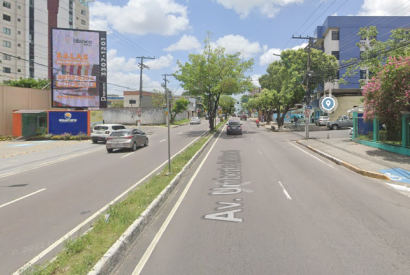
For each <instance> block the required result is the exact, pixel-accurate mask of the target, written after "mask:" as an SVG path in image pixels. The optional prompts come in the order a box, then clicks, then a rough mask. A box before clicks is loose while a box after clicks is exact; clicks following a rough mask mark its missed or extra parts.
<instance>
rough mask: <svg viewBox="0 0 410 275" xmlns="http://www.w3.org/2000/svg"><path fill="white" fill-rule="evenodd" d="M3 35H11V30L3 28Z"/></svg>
mask: <svg viewBox="0 0 410 275" xmlns="http://www.w3.org/2000/svg"><path fill="white" fill-rule="evenodd" d="M3 33H5V34H11V30H10V29H9V28H5V27H3Z"/></svg>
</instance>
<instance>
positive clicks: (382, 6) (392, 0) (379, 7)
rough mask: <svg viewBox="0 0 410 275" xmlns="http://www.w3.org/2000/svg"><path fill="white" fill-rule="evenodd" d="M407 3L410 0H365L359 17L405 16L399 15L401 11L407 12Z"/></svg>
mask: <svg viewBox="0 0 410 275" xmlns="http://www.w3.org/2000/svg"><path fill="white" fill-rule="evenodd" d="M407 2H408V0H389V1H386V0H364V2H363V5H362V7H361V9H360V11H359V13H358V14H357V15H361V16H381V15H385V16H389V15H395V16H400V15H404V14H397V13H398V12H399V11H400V10H405V9H404V7H405V5H404V4H405V3H407ZM407 7H408V6H407ZM407 7H406V8H407ZM400 8H401V9H400Z"/></svg>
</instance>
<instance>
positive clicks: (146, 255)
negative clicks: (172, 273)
mask: <svg viewBox="0 0 410 275" xmlns="http://www.w3.org/2000/svg"><path fill="white" fill-rule="evenodd" d="M224 128H225V126H224ZM222 133H223V129H222V130H221V133H219V136H218V138H217V139H216V140H215V142H214V144H213V145H212V147H211V149H209V151H208V153H207V154H206V156H205V158H204V159H203V160H202V162H201V164H200V165H199V166H198V168H197V169H196V171H195V173H194V175H193V176H192V178H191V179H190V180H189V182H188V184H187V186H185V189H184V191H183V192H182V194H181V196H180V197H179V199H178V201H177V203H176V204H175V205H174V207H173V208H172V210H171V212H170V213H169V215H168V217H167V219H166V220H165V222H164V223H163V224H162V226H161V228H160V230H159V231H158V233H157V234H156V235H155V237H154V239H153V240H152V242H151V244H150V245H149V247H148V248H147V250H146V251H145V253H144V255H143V256H142V258H141V260H140V261H139V263H138V265H137V266H136V267H135V269H134V271H133V272H132V275H137V274H140V273H141V271H142V269H143V268H144V266H145V264H146V263H147V261H148V259H149V257H150V256H151V254H152V252H153V251H154V249H155V246H156V245H157V244H158V242H159V239H160V238H161V236H162V234H163V233H164V232H165V230H166V229H167V227H168V224H169V223H170V221H171V219H172V218H173V216H174V214H175V212H176V211H177V210H178V207H179V205H180V204H181V202H182V200H183V199H184V198H185V195H186V194H187V192H188V190H189V188H190V187H191V185H192V182H193V181H194V180H195V178H196V176H197V175H198V173H199V171H200V170H201V168H202V166H203V165H204V163H205V161H206V160H207V158H208V156H209V154H210V153H211V152H212V149H213V148H214V146H215V144H216V142H217V141H218V139H219V137H220V136H221V134H222Z"/></svg>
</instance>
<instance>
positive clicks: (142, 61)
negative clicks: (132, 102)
mask: <svg viewBox="0 0 410 275" xmlns="http://www.w3.org/2000/svg"><path fill="white" fill-rule="evenodd" d="M136 58H140V59H141V62H140V63H138V66H139V67H140V69H141V70H140V102H139V112H138V113H139V114H140V119H139V120H138V130H141V129H140V128H141V108H142V70H143V69H147V70H149V67H148V66H147V65H145V64H144V59H155V57H148V56H137V57H136Z"/></svg>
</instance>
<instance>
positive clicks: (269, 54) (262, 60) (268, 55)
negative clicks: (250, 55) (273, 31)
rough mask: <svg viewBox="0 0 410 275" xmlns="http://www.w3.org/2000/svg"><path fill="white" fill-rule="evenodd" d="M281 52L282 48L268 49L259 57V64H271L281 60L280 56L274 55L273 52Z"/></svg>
mask: <svg viewBox="0 0 410 275" xmlns="http://www.w3.org/2000/svg"><path fill="white" fill-rule="evenodd" d="M280 52H281V50H280V49H275V48H272V49H269V50H267V51H266V52H265V53H264V54H262V55H261V56H260V57H259V65H261V66H263V65H269V64H270V63H272V62H273V61H275V60H280V57H279V56H276V55H273V54H280Z"/></svg>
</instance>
